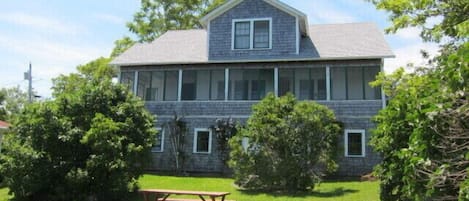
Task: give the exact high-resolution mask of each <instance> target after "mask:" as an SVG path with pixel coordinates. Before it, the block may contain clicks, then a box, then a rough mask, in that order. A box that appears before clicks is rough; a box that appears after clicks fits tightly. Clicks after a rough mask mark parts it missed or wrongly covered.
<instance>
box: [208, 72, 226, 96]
mask: <svg viewBox="0 0 469 201" xmlns="http://www.w3.org/2000/svg"><path fill="white" fill-rule="evenodd" d="M211 73H212V75H211V76H212V83H211V90H212V93H211V98H210V100H225V71H224V70H212V71H211Z"/></svg>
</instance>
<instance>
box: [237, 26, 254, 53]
mask: <svg viewBox="0 0 469 201" xmlns="http://www.w3.org/2000/svg"><path fill="white" fill-rule="evenodd" d="M250 35H251V23H250V22H236V23H235V34H234V37H235V38H234V41H235V44H234V48H235V49H249V47H250V44H251V42H250Z"/></svg>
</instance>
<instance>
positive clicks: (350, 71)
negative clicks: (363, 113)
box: [347, 67, 363, 100]
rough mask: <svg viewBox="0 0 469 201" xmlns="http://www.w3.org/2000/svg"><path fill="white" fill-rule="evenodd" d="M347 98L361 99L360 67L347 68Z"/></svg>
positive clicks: (361, 80)
mask: <svg viewBox="0 0 469 201" xmlns="http://www.w3.org/2000/svg"><path fill="white" fill-rule="evenodd" d="M347 89H348V98H347V99H348V100H363V71H362V68H361V67H351V68H347Z"/></svg>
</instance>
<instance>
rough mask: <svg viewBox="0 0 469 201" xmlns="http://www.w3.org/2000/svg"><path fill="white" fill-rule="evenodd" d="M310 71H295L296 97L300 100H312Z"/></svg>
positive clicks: (304, 69) (301, 69)
mask: <svg viewBox="0 0 469 201" xmlns="http://www.w3.org/2000/svg"><path fill="white" fill-rule="evenodd" d="M309 72H310V70H309V69H306V68H298V69H295V77H294V78H295V96H296V98H297V99H298V100H309V99H311V98H312V87H311V81H310V79H311V76H310V74H309Z"/></svg>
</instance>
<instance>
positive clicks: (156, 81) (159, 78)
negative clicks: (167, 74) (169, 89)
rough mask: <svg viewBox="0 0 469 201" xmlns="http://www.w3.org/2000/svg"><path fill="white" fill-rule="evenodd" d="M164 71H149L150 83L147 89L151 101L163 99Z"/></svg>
mask: <svg viewBox="0 0 469 201" xmlns="http://www.w3.org/2000/svg"><path fill="white" fill-rule="evenodd" d="M163 89H164V72H162V71H154V72H152V73H151V85H150V88H148V89H147V93H148V97H149V98H150V99H151V100H152V101H162V100H163Z"/></svg>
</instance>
